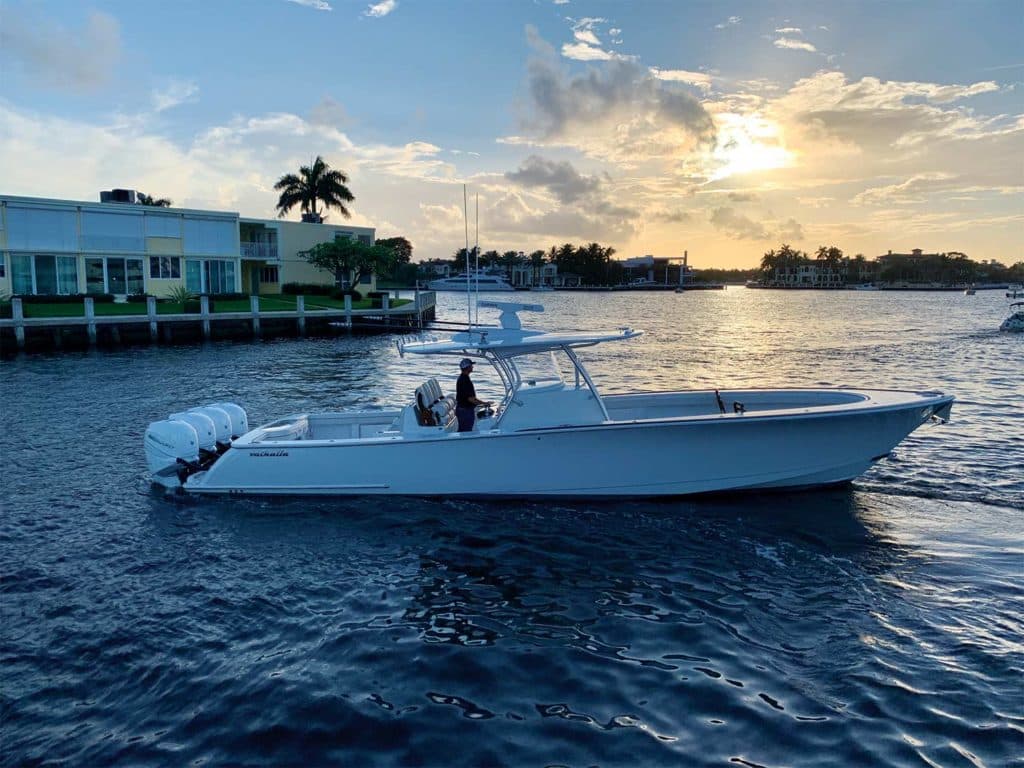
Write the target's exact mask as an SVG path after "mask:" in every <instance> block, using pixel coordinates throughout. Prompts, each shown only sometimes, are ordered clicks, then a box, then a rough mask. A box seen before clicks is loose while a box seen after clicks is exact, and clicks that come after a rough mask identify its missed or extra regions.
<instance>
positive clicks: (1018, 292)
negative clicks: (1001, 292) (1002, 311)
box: [1006, 284, 1024, 299]
mask: <svg viewBox="0 0 1024 768" xmlns="http://www.w3.org/2000/svg"><path fill="white" fill-rule="evenodd" d="M1006 288H1007V291H1006V298H1008V299H1024V285H1019V284H1018V285H1008V286H1006Z"/></svg>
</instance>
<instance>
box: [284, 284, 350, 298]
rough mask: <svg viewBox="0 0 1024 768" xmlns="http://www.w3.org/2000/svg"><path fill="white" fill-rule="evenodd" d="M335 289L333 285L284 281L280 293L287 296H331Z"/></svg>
mask: <svg viewBox="0 0 1024 768" xmlns="http://www.w3.org/2000/svg"><path fill="white" fill-rule="evenodd" d="M335 290H337V289H335V287H334V286H333V285H321V284H320V283H285V284H284V285H282V286H281V293H286V294H288V295H289V296H331V295H333V291H335Z"/></svg>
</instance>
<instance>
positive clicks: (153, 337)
mask: <svg viewBox="0 0 1024 768" xmlns="http://www.w3.org/2000/svg"><path fill="white" fill-rule="evenodd" d="M146 315H147V317H148V318H149V340H150V341H151V342H153V343H154V344H156V342H157V340H158V339H159V338H160V334H158V333H157V327H156V297H155V296H147V297H146Z"/></svg>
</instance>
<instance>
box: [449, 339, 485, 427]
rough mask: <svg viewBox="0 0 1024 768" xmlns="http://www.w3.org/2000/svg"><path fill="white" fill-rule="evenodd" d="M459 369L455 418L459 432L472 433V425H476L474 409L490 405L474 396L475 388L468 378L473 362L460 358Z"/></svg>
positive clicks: (456, 385)
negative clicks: (457, 421)
mask: <svg viewBox="0 0 1024 768" xmlns="http://www.w3.org/2000/svg"><path fill="white" fill-rule="evenodd" d="M459 369H460V370H461V371H462V373H461V374H459V380H458V381H457V382H455V418H457V419H458V420H459V432H472V431H473V424H475V423H476V407H477V406H478V405H490V403H489V402H487V401H486V400H480V399H479V398H477V396H476V387H474V386H473V381H472V379H470V378H469V374H471V373H472V372H473V361H472V360H470V359H469V358H468V357H464V358H462V359H461V360H460V361H459Z"/></svg>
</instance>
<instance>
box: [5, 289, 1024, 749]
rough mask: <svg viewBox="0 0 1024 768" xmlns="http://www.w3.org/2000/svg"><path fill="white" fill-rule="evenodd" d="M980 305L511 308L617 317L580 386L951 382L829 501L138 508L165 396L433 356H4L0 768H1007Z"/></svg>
mask: <svg viewBox="0 0 1024 768" xmlns="http://www.w3.org/2000/svg"><path fill="white" fill-rule="evenodd" d="M996 293H997V292H991V293H979V294H978V295H977V296H975V297H964V296H962V295H960V294H885V293H856V292H850V293H848V294H847V293H792V292H769V291H749V290H744V289H730V290H728V291H725V292H709V293H692V294H683V295H676V294H638V295H617V294H616V295H592V294H559V293H556V294H543V295H538V296H530V297H529V298H530V299H539V300H540V301H542V302H543V303H545V304H546V305H547V307H548V312H547V313H545V314H544V315H537V316H531V320H533V321H534V322H535V323H538V324H540V325H543V326H547V327H551V328H564V327H594V326H612V327H614V326H619V325H631V326H634V327H639V328H644V329H645V330H647V335H645V336H644V337H642V338H641V339H640V340H638V341H636V342H633V343H627V344H618V345H605V347H604V348H601V347H598V348H596V349H594V350H593V351H592V352H591V353H590V354H589V355H587V356H586V359H587V361H588V363H589V366H590V368H591V370H592V372H593V373H594V375H595V378H596V379H597V381H598V384H599V385H601V386H603V388H604V389H605V390H607V391H611V392H615V391H627V390H629V389H633V388H644V389H658V388H680V387H682V388H688V387H708V386H721V387H727V386H734V385H760V386H771V385H788V386H796V385H815V384H829V385H854V386H876V387H907V388H909V387H917V388H922V387H926V388H937V389H942V390H945V391H947V392H951V393H953V394H955V395H956V396H957V398H958V402H957V404H956V406H955V407H954V410H953V421H952V422H951V423H950V424H948V425H945V426H936V427H925V428H923V429H921V430H919V431H918V432H917V433H915V434H914V435H913V436H911V438H909V439H908V440H907V441H905V442H904V443H903V444H902V445H901V446H900V447H899V448H898V449H897V450H896V452H895V455H894V457H893V458H892V459H890V460H888V461H885V462H882V463H881V464H880V465H879V466H877V467H876V468H874V469H872V470H871V471H870V472H869V473H868V474H867V475H865V476H864V477H863V478H862V479H860V480H858V481H857V482H856V483H854V484H853V485H852V486H851V487H849V488H845V489H842V490H830V491H825V492H809V493H802V494H790V495H785V494H776V495H767V494H766V495H743V496H735V497H726V498H717V499H715V498H712V499H701V500H696V501H685V500H684V501H679V500H676V501H670V502H669V501H666V502H655V503H652V502H642V503H641V502H616V503H591V502H588V503H585V504H582V503H581V504H570V503H558V504H539V503H509V502H503V503H486V504H483V503H472V502H465V501H450V502H442V501H423V500H398V501H387V500H380V499H355V500H348V501H331V500H319V501H315V500H314V501H310V500H282V501H259V500H251V499H246V500H233V499H232V500H223V501H216V500H213V501H211V500H201V501H192V500H182V499H176V498H166V497H163V496H161V495H160V494H158V493H155V492H154V491H153V490H152V489H151V488H150V487H149V485H148V483H147V482H146V480H145V478H144V462H143V455H142V434H143V432H144V430H145V428H146V425H147V424H148V423H149V422H150V421H153V420H155V419H158V418H163V417H164V416H165V415H166V414H167V413H168V412H170V411H172V410H176V409H178V408H180V407H181V406H184V405H191V404H199V403H203V402H210V401H214V400H222V399H230V400H235V401H237V402H239V403H241V404H242V405H244V406H245V407H246V408H247V409H248V410H249V413H250V419H251V421H252V422H253V423H258V422H261V421H265V420H269V419H270V418H273V417H275V416H278V415H282V414H284V413H287V412H293V411H301V410H306V409H333V408H338V407H344V406H364V405H369V404H377V403H380V404H384V403H390V402H395V401H396V400H404V399H405V398H406V397H408V396H410V395H411V392H412V389H413V387H415V386H416V384H418V383H419V382H420V381H421V380H422V379H423V378H425V377H426V376H428V375H435V374H438V373H440V374H441V377H442V380H444V377H445V376H448V377H450V378H451V379H452V380H454V375H455V372H454V371H448V370H446V368H447V367H450V363H451V361H446V360H441V361H440V362H438V361H430V360H405V361H399V360H398V357H397V353H396V352H395V349H394V345H393V341H394V340H393V338H389V337H370V338H367V337H353V338H341V339H320V340H309V341H294V340H289V341H271V342H265V343H254V344H230V343H223V344H213V345H208V346H203V347H176V348H169V347H153V348H137V349H129V350H124V351H118V352H100V353H93V354H81V355H62V356H57V357H39V356H34V357H24V358H19V359H16V360H7V361H4V362H3V363H2V364H0V365H2V367H0V372H2V385H0V386H2V391H0V395H2V401H0V402H2V407H0V411H2V427H3V429H2V436H0V450H2V457H3V464H2V465H0V489H2V502H3V511H2V518H0V569H2V570H0V577H2V580H0V608H2V625H0V642H2V646H0V652H2V667H0V673H2V680H0V682H2V685H0V757H2V762H3V763H4V764H7V765H33V764H61V763H68V764H79V765H101V764H102V765H109V764H119V765H184V764H204V763H205V764H238V763H243V764H273V765H281V764H297V765H328V764H346V765H385V766H390V765H427V766H435V765H436V766H450V765H510V766H522V765H536V766H545V765H573V766H585V765H600V766H615V765H624V766H628V765H645V766H647V765H723V766H724V765H746V766H754V765H761V766H781V765H804V766H827V765H837V766H846V765H879V764H887V765H900V766H902V765H907V766H912V765H913V766H917V765H942V766H948V765H965V766H969V765H974V766H977V765H987V766H997V765H1024V761H1022V760H1021V755H1024V688H1022V682H1021V681H1022V679H1024V676H1022V673H1024V645H1022V630H1024V620H1022V618H1021V617H1022V616H1024V590H1022V586H1021V585H1022V575H1024V546H1022V544H1024V470H1022V467H1024V438H1022V427H1024V413H1022V405H1024V385H1022V383H1021V382H1022V378H1021V361H1022V359H1024V338H1022V337H1020V336H1013V335H1010V334H1001V333H999V332H998V331H997V330H996V329H997V328H998V325H999V322H1000V321H1001V320H1002V318H1003V317H1004V316H1005V315H1006V314H1007V311H1006V302H1005V300H1004V299H1003V298H1002V295H1001V292H998V294H999V295H998V296H997V295H996ZM502 298H506V299H508V298H510V297H508V296H505V297H502ZM463 301H464V299H462V298H461V297H459V296H452V295H446V296H443V297H442V303H443V307H442V309H443V313H442V314H443V316H445V317H447V318H449V319H454V320H459V319H461V318H462V317H464V312H465V305H464V303H462V302H463ZM481 319H482V320H490V321H493V314H491V313H489V312H488V311H486V310H482V311H481ZM437 365H440V366H442V368H441V369H440V370H439V369H438V368H437V367H435V366H437ZM482 373H483V372H482V371H481V372H480V373H478V375H477V377H476V378H477V379H478V388H480V389H481V390H486V389H487V388H488V386H493V384H494V382H493V381H491V382H488V380H487V378H486V376H483V375H482Z"/></svg>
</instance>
